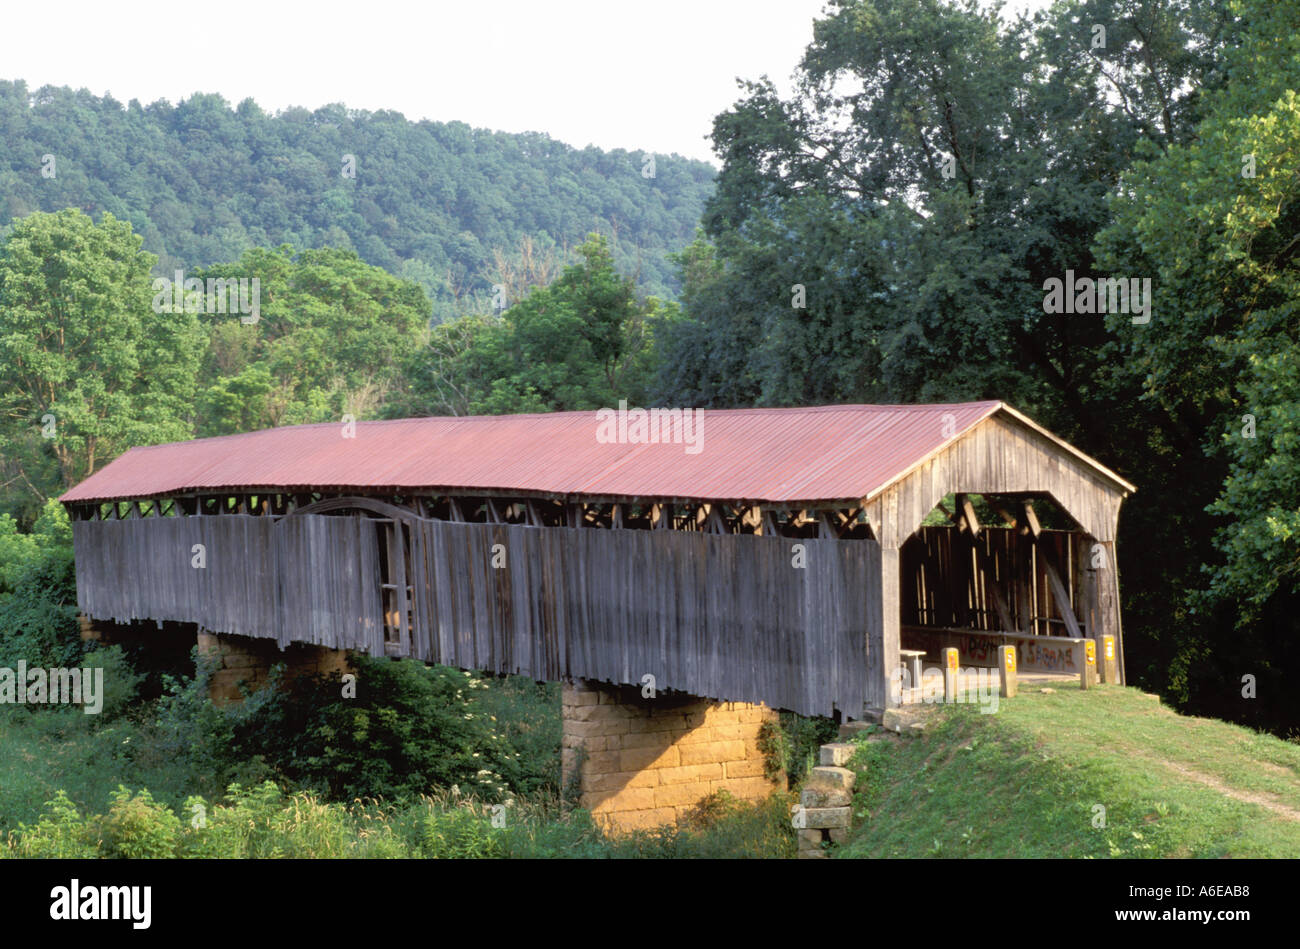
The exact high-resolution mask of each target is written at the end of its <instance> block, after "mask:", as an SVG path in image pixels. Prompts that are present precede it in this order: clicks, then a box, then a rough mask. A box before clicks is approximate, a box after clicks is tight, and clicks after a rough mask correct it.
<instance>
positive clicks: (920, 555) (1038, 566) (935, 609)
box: [901, 526, 1094, 636]
mask: <svg viewBox="0 0 1300 949" xmlns="http://www.w3.org/2000/svg"><path fill="white" fill-rule="evenodd" d="M1072 540H1073V541H1074V543H1073V544H1072V543H1071V541H1072ZM1039 544H1041V545H1042V546H1043V547H1045V548H1046V549H1048V550H1050V551H1051V556H1052V560H1053V563H1055V564H1057V565H1058V568H1059V570H1060V571H1061V576H1062V578H1063V579H1064V582H1066V583H1068V584H1069V590H1070V596H1071V601H1072V606H1073V607H1074V612H1075V614H1076V615H1077V616H1078V619H1079V622H1080V623H1084V624H1088V623H1090V622H1091V621H1093V620H1092V616H1091V614H1090V613H1089V612H1088V611H1087V610H1086V609H1085V608H1084V607H1085V605H1086V604H1085V603H1083V602H1081V598H1082V596H1083V594H1084V592H1085V588H1084V587H1083V585H1082V584H1080V583H1079V582H1078V581H1079V578H1081V577H1082V576H1083V574H1084V573H1085V572H1086V571H1084V569H1083V565H1082V564H1080V563H1079V559H1078V558H1079V557H1080V556H1081V555H1086V553H1087V549H1088V548H1087V546H1086V541H1085V539H1084V538H1081V537H1080V536H1079V535H1077V534H1072V533H1068V532H1065V531H1044V532H1043V536H1042V539H1041V540H1040V541H1039ZM976 548H978V550H979V552H980V555H981V558H982V562H983V563H984V564H985V565H986V567H987V568H988V569H985V570H980V569H979V567H978V565H977V561H976V559H975V555H976ZM902 557H903V571H902V573H903V577H904V578H905V581H906V585H905V592H904V596H903V602H902V615H901V621H902V623H903V625H904V626H934V627H943V628H954V629H978V630H989V631H992V630H998V631H1004V630H1007V627H1006V626H1005V625H1004V624H1003V623H1002V621H1001V618H1000V617H999V615H998V611H997V608H996V604H995V602H994V592H993V589H992V586H991V585H992V584H997V586H998V587H999V589H1000V591H1001V593H1002V596H1003V597H1004V600H1005V604H1006V607H1007V611H1008V613H1010V616H1011V620H1012V622H1011V627H1010V629H1011V630H1021V631H1025V632H1029V631H1033V632H1036V633H1038V634H1040V635H1050V636H1062V635H1065V633H1064V628H1065V624H1064V623H1063V622H1061V620H1062V619H1063V617H1062V614H1061V611H1060V609H1059V607H1058V606H1057V603H1056V598H1055V597H1054V596H1052V591H1051V588H1050V586H1049V583H1048V577H1047V566H1046V564H1045V562H1044V561H1043V559H1042V557H1041V555H1040V554H1039V551H1038V549H1037V547H1036V545H1035V544H1034V543H1033V541H1031V540H1030V539H1029V538H1028V537H1026V536H1024V535H1022V534H1019V533H1017V532H1016V531H1014V530H1009V529H1007V528H1000V527H987V526H986V527H984V528H982V529H981V530H980V532H979V536H978V537H976V538H973V539H972V538H971V536H970V534H968V533H965V532H963V531H959V530H957V529H956V528H954V527H922V528H921V529H920V530H918V531H917V532H916V533H915V534H913V535H912V537H911V538H910V539H909V540H908V541H907V543H905V544H904V545H903V548H902ZM1071 558H1074V559H1073V561H1072V560H1071ZM990 571H991V572H990ZM1093 629H1094V627H1093V626H1089V633H1088V635H1089V636H1091V635H1093Z"/></svg>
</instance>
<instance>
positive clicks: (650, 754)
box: [562, 680, 786, 831]
mask: <svg viewBox="0 0 1300 949" xmlns="http://www.w3.org/2000/svg"><path fill="white" fill-rule="evenodd" d="M563 716H564V739H563V746H564V747H563V752H562V755H563V760H562V772H563V787H564V788H565V789H566V790H568V791H570V793H572V794H574V795H575V798H576V803H577V805H578V806H579V807H583V808H586V809H588V810H590V811H591V813H592V816H593V817H594V818H595V819H596V820H597V822H599V823H601V824H602V825H604V826H605V827H607V828H609V829H610V830H614V831H627V830H635V829H640V828H647V827H656V826H659V825H661V824H669V823H672V822H674V821H676V820H679V819H680V818H682V817H684V816H686V815H687V814H688V813H689V812H690V811H691V810H692V809H693V808H694V807H695V806H696V805H697V804H699V803H700V802H701V801H702V800H704V799H705V798H706V797H708V796H709V795H710V794H713V793H715V792H717V791H727V792H729V793H730V794H731V795H732V796H733V797H735V798H737V799H738V800H745V801H757V800H762V799H763V798H766V797H767V796H768V795H769V794H771V793H772V792H773V791H775V790H778V789H784V788H785V786H786V781H785V774H784V772H783V771H779V772H775V773H772V774H770V775H769V774H766V773H765V772H766V762H765V756H764V754H763V752H762V751H761V750H760V748H759V736H760V731H761V729H762V727H763V725H764V723H766V722H771V723H773V724H775V723H776V722H777V720H778V716H777V712H776V711H775V710H774V709H770V708H767V707H766V706H763V705H749V704H745V703H743V702H714V701H710V700H707V699H701V698H698V697H696V696H692V695H684V694H681V693H668V692H658V693H657V694H656V695H655V697H653V698H644V697H642V695H641V690H640V689H639V688H638V687H636V686H611V685H607V684H604V683H593V682H589V681H584V680H578V681H577V682H574V683H565V685H564V689H563Z"/></svg>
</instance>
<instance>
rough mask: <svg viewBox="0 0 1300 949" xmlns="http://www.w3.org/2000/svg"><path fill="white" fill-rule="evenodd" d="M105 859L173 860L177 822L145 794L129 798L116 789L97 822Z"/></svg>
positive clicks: (151, 797)
mask: <svg viewBox="0 0 1300 949" xmlns="http://www.w3.org/2000/svg"><path fill="white" fill-rule="evenodd" d="M98 824H99V828H100V834H101V837H102V844H101V853H102V854H103V856H105V857H125V858H127V859H140V858H149V857H174V856H176V850H177V844H178V843H179V837H180V827H181V822H180V819H179V818H177V816H176V815H175V814H173V813H172V812H171V810H170V808H168V807H166V806H165V805H163V804H159V803H157V802H156V801H154V799H153V796H152V795H150V793H149V792H148V791H146V790H143V789H142V790H141V791H140V793H139V794H136V795H135V796H134V797H132V795H131V792H130V791H129V790H128V789H127V788H125V787H123V786H121V785H119V786H118V789H117V790H116V791H114V792H113V796H112V805H111V806H110V807H109V809H108V814H107V815H106V816H105V817H103V818H101V819H100V820H99V821H98Z"/></svg>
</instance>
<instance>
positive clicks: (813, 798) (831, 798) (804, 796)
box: [799, 787, 853, 807]
mask: <svg viewBox="0 0 1300 949" xmlns="http://www.w3.org/2000/svg"><path fill="white" fill-rule="evenodd" d="M799 803H800V804H802V805H803V806H804V807H848V806H849V805H850V804H851V803H853V797H852V795H850V794H849V792H848V791H841V790H839V789H838V788H836V789H832V788H818V787H813V788H804V789H803V790H802V791H800V792H799Z"/></svg>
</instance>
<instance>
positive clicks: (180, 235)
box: [0, 81, 714, 318]
mask: <svg viewBox="0 0 1300 949" xmlns="http://www.w3.org/2000/svg"><path fill="white" fill-rule="evenodd" d="M0 141H3V142H4V149H3V150H2V151H0V226H4V225H7V224H9V223H10V222H11V221H12V220H14V219H15V218H21V217H23V216H25V215H27V214H29V213H31V212H32V211H38V210H40V211H57V210H61V209H63V208H80V209H81V210H83V211H85V212H86V213H88V214H91V215H92V216H94V217H96V218H98V217H99V215H100V214H101V213H103V212H105V211H108V212H111V213H112V214H113V215H114V217H116V218H118V219H120V220H124V221H129V222H130V223H131V226H132V228H133V229H134V231H135V232H136V233H137V234H140V235H141V236H143V238H144V249H145V250H146V251H149V252H150V253H153V254H156V255H157V256H158V258H159V260H158V272H160V273H166V274H169V273H171V272H172V271H173V270H175V269H177V268H195V267H200V266H206V265H209V264H214V263H218V262H221V261H232V260H237V259H238V258H239V257H240V255H241V254H243V252H244V251H245V250H247V249H249V248H250V247H274V246H277V245H279V244H285V243H287V244H292V245H293V246H295V247H297V248H300V249H307V248H316V247H335V248H343V249H350V250H354V251H356V253H357V254H358V255H359V256H360V257H361V259H362V260H364V261H366V262H367V263H370V264H373V265H376V266H379V267H383V268H384V269H385V270H387V271H389V272H390V273H392V274H395V275H398V276H401V277H404V278H407V279H411V280H414V281H415V282H417V283H419V284H421V285H422V286H423V287H424V288H425V291H426V293H428V294H429V296H430V298H431V300H432V302H433V307H434V313H435V315H436V316H437V317H439V318H441V317H444V316H447V315H451V314H454V313H462V312H468V311H470V310H473V309H475V308H476V306H477V305H478V304H479V303H481V301H482V300H483V299H486V298H487V291H488V290H489V288H490V287H491V285H492V284H493V283H496V282H498V277H499V270H500V267H499V265H498V262H497V255H498V254H500V255H504V256H505V257H506V258H510V257H512V256H516V255H517V254H518V252H519V248H520V245H521V243H522V242H523V241H524V239H525V238H529V239H531V240H532V241H533V242H534V243H535V244H537V245H540V246H541V247H542V248H552V247H558V248H560V249H561V250H563V249H564V248H566V247H567V248H569V249H572V248H574V247H576V246H577V245H578V244H580V243H581V242H582V241H583V240H584V239H585V237H586V236H587V234H588V233H589V232H592V231H599V232H601V233H604V234H608V235H610V237H611V241H612V244H613V248H614V254H615V259H616V260H617V261H618V263H619V265H620V267H621V268H622V269H624V270H627V271H630V272H637V271H639V277H640V279H639V283H640V284H641V286H642V287H643V288H644V289H645V291H646V292H648V293H652V294H656V295H659V296H667V295H670V293H671V291H672V290H674V289H675V288H676V275H675V271H674V270H673V268H672V267H671V266H670V265H669V264H668V263H667V262H666V261H665V259H664V254H665V253H666V252H671V251H675V250H678V249H680V248H681V247H682V246H683V245H684V244H686V243H687V242H688V241H689V240H690V239H691V236H692V233H693V232H694V230H695V227H696V225H697V224H698V222H699V218H700V211H701V208H702V206H703V202H704V199H705V198H706V197H707V196H708V194H709V193H710V192H711V190H712V180H713V175H714V171H713V169H712V167H710V166H709V165H708V164H706V163H704V162H699V161H691V160H688V159H684V158H680V157H677V156H669V155H655V156H653V159H654V161H653V167H650V166H649V165H648V164H647V160H648V159H649V158H650V157H651V156H649V155H642V154H640V153H632V152H626V151H622V150H616V151H611V152H604V151H601V150H600V149H597V148H586V149H581V150H579V149H575V148H571V147H569V146H568V145H565V144H562V143H560V142H557V141H555V140H553V139H551V138H549V137H548V136H546V135H543V134H538V133H528V134H522V135H511V134H505V133H501V132H491V131H486V130H483V129H475V128H471V127H470V126H468V125H465V124H463V123H461V122H451V123H441V122H429V121H422V122H411V121H408V120H406V119H405V118H403V117H402V116H401V115H399V114H398V113H395V112H375V113H370V112H363V111H356V110H350V109H347V108H346V107H344V106H343V105H332V106H326V107H324V108H321V109H317V110H316V111H314V112H309V111H307V110H306V109H289V110H287V111H285V112H283V113H281V114H278V115H269V114H268V113H266V112H265V111H263V110H262V109H261V108H259V107H258V106H257V104H256V103H254V102H253V101H251V100H245V101H244V102H241V103H239V105H238V106H237V107H234V108H232V107H231V105H230V104H229V103H227V102H226V101H225V100H224V99H222V98H221V97H220V96H218V95H194V96H192V97H191V98H189V99H187V100H185V101H183V102H180V103H178V104H175V105H173V104H171V103H168V102H166V101H160V102H156V103H153V104H151V105H141V104H140V103H139V102H137V101H134V100H133V101H132V102H130V103H128V104H126V105H123V104H122V103H120V102H117V101H115V100H114V99H112V98H111V97H108V96H104V97H99V96H95V95H92V94H90V93H89V92H87V91H85V90H80V91H73V90H71V89H68V88H53V87H48V86H47V87H44V88H41V89H38V90H34V91H33V90H29V89H28V88H27V86H26V84H25V83H23V82H21V81H18V82H0ZM45 156H52V160H51V159H47V158H46V157H45ZM347 156H351V158H352V161H351V164H350V166H349V165H347V164H346V163H347V162H348V158H347ZM345 173H346V174H345ZM352 175H354V176H352ZM561 256H562V255H561ZM467 295H471V296H472V297H473V298H474V299H473V300H467V299H466V296H467Z"/></svg>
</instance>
